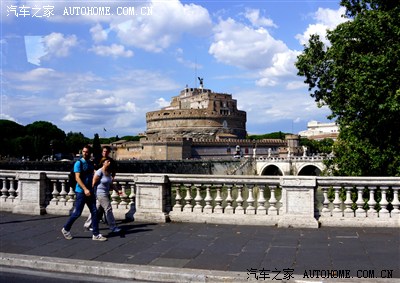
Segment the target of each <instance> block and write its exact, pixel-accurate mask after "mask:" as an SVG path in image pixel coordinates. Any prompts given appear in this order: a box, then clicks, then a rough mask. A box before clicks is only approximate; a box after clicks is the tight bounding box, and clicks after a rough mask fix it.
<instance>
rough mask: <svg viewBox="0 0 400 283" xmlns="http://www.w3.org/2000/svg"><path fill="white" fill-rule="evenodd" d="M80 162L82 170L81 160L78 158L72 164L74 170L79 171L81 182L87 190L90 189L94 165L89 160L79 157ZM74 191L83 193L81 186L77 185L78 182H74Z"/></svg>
mask: <svg viewBox="0 0 400 283" xmlns="http://www.w3.org/2000/svg"><path fill="white" fill-rule="evenodd" d="M80 160H81V162H82V169H83V171H82V172H81V162H79V160H78V161H77V162H75V164H74V172H75V173H77V172H79V173H81V174H80V177H81V180H82V181H83V183H84V184H85V186H86V188H88V189H89V190H92V180H93V172H94V166H93V163H92V162H91V161H86V160H85V159H84V158H81V159H80ZM75 192H77V193H83V189H82V188H81V186H79V184H78V182H76V187H75Z"/></svg>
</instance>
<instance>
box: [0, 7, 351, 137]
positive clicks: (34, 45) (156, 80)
mask: <svg viewBox="0 0 400 283" xmlns="http://www.w3.org/2000/svg"><path fill="white" fill-rule="evenodd" d="M74 7H78V8H75V9H74ZM132 7H134V8H132ZM73 10H75V13H76V12H78V13H79V15H72V11H73ZM100 11H102V13H107V15H99V14H100ZM85 12H86V13H91V14H90V15H82V14H83V13H85ZM132 12H134V14H133V15H123V14H124V13H125V14H129V13H132ZM343 14H344V10H343V8H341V7H340V6H339V1H322V0H321V1H302V0H299V1H296V0H292V1H276V0H275V1H269V0H262V1H226V0H223V1H222V0H220V1H218V0H216V1H211V0H209V1H175V0H162V1H133V0H130V1H126V0H125V1H96V0H88V1H83V0H79V1H72V0H69V1H65V0H63V1H62V0H54V1H43V0H42V1H9V0H2V2H1V38H0V47H1V105H0V108H1V109H0V115H1V116H0V117H1V118H2V119H9V120H13V121H15V122H17V123H20V124H22V125H27V124H30V123H32V122H34V121H41V120H43V121H49V122H51V123H53V124H55V125H57V126H58V127H59V128H60V129H62V130H63V131H65V132H66V133H68V132H70V131H73V132H82V133H83V134H85V136H87V137H93V135H94V134H95V133H98V134H99V135H100V136H101V137H110V136H116V135H118V136H120V137H121V136H124V135H137V134H138V133H143V132H144V131H145V130H146V118H145V115H146V112H149V111H155V110H159V109H160V108H161V107H164V106H166V105H168V104H169V102H170V100H171V98H172V97H173V96H176V95H178V94H179V92H180V90H182V89H183V88H185V86H186V85H188V86H189V87H196V86H199V83H198V81H197V80H196V78H197V77H202V78H204V87H205V88H208V89H211V90H213V91H216V92H223V93H230V94H232V95H233V98H234V99H236V100H237V101H238V108H239V109H240V110H244V111H246V112H247V124H246V127H247V131H248V133H249V134H264V133H269V132H275V131H284V132H294V133H297V132H299V131H301V130H305V129H306V127H307V122H309V121H311V120H317V121H321V122H326V121H328V120H327V119H326V116H327V115H328V114H329V113H330V112H329V109H328V108H318V107H317V105H316V103H315V102H314V100H313V98H311V97H310V96H309V94H308V90H307V85H305V84H304V83H303V80H304V79H303V78H302V77H299V76H297V75H296V73H297V70H296V68H295V66H294V62H295V61H296V56H298V55H299V54H300V52H301V51H302V50H303V44H305V43H306V42H307V40H308V38H309V36H310V34H313V33H318V34H320V35H321V36H324V35H325V33H326V30H327V29H333V28H334V27H335V26H336V25H338V24H339V23H341V22H343V21H344V20H345V19H344V18H343V17H341V15H343ZM104 129H106V131H104Z"/></svg>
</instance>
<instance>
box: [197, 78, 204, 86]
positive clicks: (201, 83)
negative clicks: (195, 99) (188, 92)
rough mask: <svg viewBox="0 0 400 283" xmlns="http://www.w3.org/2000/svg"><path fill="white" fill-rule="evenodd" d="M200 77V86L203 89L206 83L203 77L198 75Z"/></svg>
mask: <svg viewBox="0 0 400 283" xmlns="http://www.w3.org/2000/svg"><path fill="white" fill-rule="evenodd" d="M197 78H198V79H199V82H200V88H201V89H203V87H204V85H203V80H204V79H203V78H200V77H197Z"/></svg>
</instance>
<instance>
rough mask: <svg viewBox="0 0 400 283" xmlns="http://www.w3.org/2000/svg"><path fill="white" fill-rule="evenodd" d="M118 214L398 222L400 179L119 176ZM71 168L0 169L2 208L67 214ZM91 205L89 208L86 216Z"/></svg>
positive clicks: (255, 221) (270, 221) (295, 222)
mask: <svg viewBox="0 0 400 283" xmlns="http://www.w3.org/2000/svg"><path fill="white" fill-rule="evenodd" d="M114 181H115V182H114V185H115V187H116V188H117V189H118V190H117V191H118V192H117V191H113V192H112V194H111V199H112V206H113V211H114V215H115V217H116V218H117V219H132V218H134V219H136V220H138V221H146V222H149V221H150V222H166V221H175V222H182V221H185V222H207V223H220V224H224V223H226V224H243V225H269V226H278V227H307V228H318V227H319V225H323V226H366V227H367V226H369V227H400V210H399V206H400V202H399V189H400V178H399V177H315V176H226V175H223V176H220V175H177V174H126V173H120V174H117V176H116V178H115V180H114ZM74 202H75V193H74V191H73V190H72V189H70V188H69V186H68V172H50V171H47V172H39V171H12V170H0V210H2V211H10V212H13V213H24V214H43V213H48V214H57V215H69V214H70V213H71V211H72V208H73V205H74ZM87 214H88V211H87V210H85V211H84V215H87Z"/></svg>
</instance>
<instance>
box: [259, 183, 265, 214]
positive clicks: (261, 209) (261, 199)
mask: <svg viewBox="0 0 400 283" xmlns="http://www.w3.org/2000/svg"><path fill="white" fill-rule="evenodd" d="M258 188H259V190H260V192H259V196H258V200H257V203H258V206H257V214H260V215H265V214H267V208H266V207H265V202H266V199H265V197H264V189H265V186H263V185H259V186H258Z"/></svg>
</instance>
